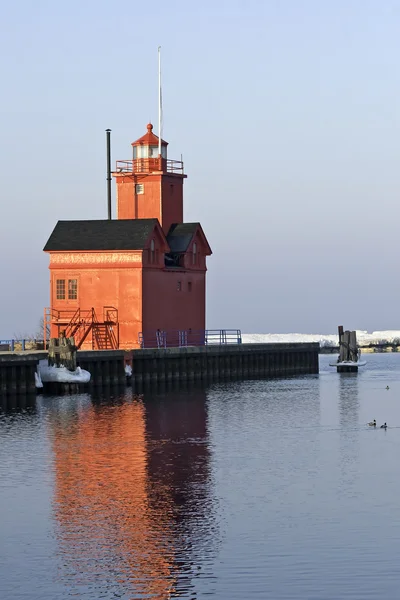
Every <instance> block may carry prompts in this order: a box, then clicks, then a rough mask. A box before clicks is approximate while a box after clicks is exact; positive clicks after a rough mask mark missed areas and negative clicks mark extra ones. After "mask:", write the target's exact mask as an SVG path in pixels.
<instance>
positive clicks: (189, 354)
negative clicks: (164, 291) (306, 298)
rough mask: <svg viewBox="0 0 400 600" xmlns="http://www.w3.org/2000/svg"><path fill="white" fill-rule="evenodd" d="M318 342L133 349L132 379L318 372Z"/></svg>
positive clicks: (158, 380)
mask: <svg viewBox="0 0 400 600" xmlns="http://www.w3.org/2000/svg"><path fill="white" fill-rule="evenodd" d="M318 354H319V344H318V343H300V344H295V343H293V344H290V343H289V344H232V345H221V346H219V345H215V346H214V345H210V346H189V347H184V348H155V349H142V350H134V351H133V352H132V381H133V382H134V383H136V384H145V383H164V382H169V381H174V380H175V381H192V380H201V379H209V380H226V379H251V378H268V377H286V376H290V375H305V374H313V373H318V370H319V365H318Z"/></svg>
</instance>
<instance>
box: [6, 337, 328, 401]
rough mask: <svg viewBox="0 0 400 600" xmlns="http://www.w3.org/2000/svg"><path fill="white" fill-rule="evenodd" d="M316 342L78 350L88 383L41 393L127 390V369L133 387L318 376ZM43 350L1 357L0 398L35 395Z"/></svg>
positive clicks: (58, 386) (53, 387)
mask: <svg viewBox="0 0 400 600" xmlns="http://www.w3.org/2000/svg"><path fill="white" fill-rule="evenodd" d="M318 353H319V345H318V343H307V344H306V343H305V344H232V345H229V344H222V345H209V346H188V347H183V348H182V347H181V348H157V349H142V350H133V351H131V352H125V351H124V350H84V351H78V353H77V356H76V364H77V365H78V366H80V367H81V368H82V369H85V370H87V371H89V372H90V374H91V380H90V383H89V384H78V385H77V384H58V383H55V384H45V383H44V389H43V391H44V392H49V393H57V394H58V393H75V392H78V391H81V390H83V389H94V388H97V389H101V388H104V387H113V388H116V387H118V386H123V385H126V383H127V378H126V375H125V364H126V363H128V364H130V365H131V366H132V378H131V382H132V385H134V386H138V387H140V386H143V385H146V384H157V385H158V384H167V385H168V384H171V383H173V384H175V383H177V384H179V383H182V382H188V383H190V382H198V381H205V382H209V381H227V380H230V379H232V380H233V379H243V380H244V379H264V378H270V377H287V376H292V375H308V374H315V373H318ZM46 357H47V353H46V352H44V351H32V352H17V353H13V352H4V353H0V397H2V396H4V397H5V396H13V397H15V396H22V395H29V394H32V393H33V394H34V393H35V392H36V388H35V371H36V368H37V365H38V363H39V360H41V359H43V358H46Z"/></svg>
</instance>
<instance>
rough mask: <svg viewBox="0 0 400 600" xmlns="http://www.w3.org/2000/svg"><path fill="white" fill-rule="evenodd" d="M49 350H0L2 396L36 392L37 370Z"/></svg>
mask: <svg viewBox="0 0 400 600" xmlns="http://www.w3.org/2000/svg"><path fill="white" fill-rule="evenodd" d="M46 356H47V352H40V351H33V352H0V397H2V396H22V395H26V394H35V393H36V387H35V371H36V369H37V366H38V364H39V360H41V359H42V358H45V357H46Z"/></svg>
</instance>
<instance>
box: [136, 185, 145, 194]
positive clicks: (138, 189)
mask: <svg viewBox="0 0 400 600" xmlns="http://www.w3.org/2000/svg"><path fill="white" fill-rule="evenodd" d="M135 193H136V194H144V183H137V184H136V185H135Z"/></svg>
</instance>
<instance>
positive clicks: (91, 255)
mask: <svg viewBox="0 0 400 600" xmlns="http://www.w3.org/2000/svg"><path fill="white" fill-rule="evenodd" d="M152 129H153V127H152V125H151V124H149V125H148V126H147V133H146V134H145V135H144V136H143V137H141V138H139V139H138V140H137V141H136V142H134V143H133V144H132V148H133V157H132V159H130V160H125V161H117V165H116V170H115V172H114V173H113V175H114V177H115V179H116V184H117V219H116V220H96V221H59V222H58V223H57V225H56V226H55V228H54V230H53V232H52V234H51V236H50V238H49V240H48V241H47V244H46V246H45V247H44V251H45V252H48V253H49V255H50V266H49V268H50V307H49V308H47V309H46V310H45V314H46V322H47V323H48V324H49V325H50V328H51V336H52V337H58V336H59V335H62V334H65V335H66V336H67V337H72V336H74V337H75V340H76V343H77V345H78V347H82V348H87V349H91V348H93V349H102V348H125V349H131V348H136V347H138V345H139V340H140V339H143V336H144V340H145V341H146V340H149V342H151V340H156V339H157V340H158V341H160V339H165V335H166V334H165V333H163V332H167V336H168V343H173V344H175V343H178V342H179V339H181V338H182V336H183V337H185V339H187V340H188V343H201V339H202V332H203V331H204V330H205V311H206V306H205V293H206V270H207V268H206V257H207V256H209V255H210V254H211V249H210V246H209V244H208V242H207V239H206V237H205V235H204V232H203V230H202V228H201V225H200V223H183V182H184V179H185V178H186V175H185V174H184V173H183V163H182V162H181V161H173V160H169V159H168V157H167V142H165V141H164V140H163V141H162V143H161V155H159V154H158V151H159V146H158V143H159V142H158V137H157V136H156V135H155V134H154V133H153V131H152Z"/></svg>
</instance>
